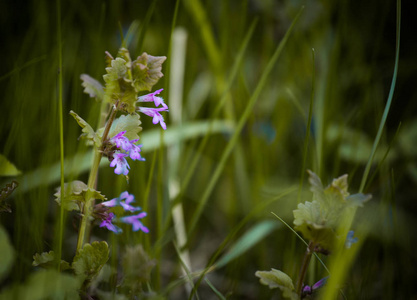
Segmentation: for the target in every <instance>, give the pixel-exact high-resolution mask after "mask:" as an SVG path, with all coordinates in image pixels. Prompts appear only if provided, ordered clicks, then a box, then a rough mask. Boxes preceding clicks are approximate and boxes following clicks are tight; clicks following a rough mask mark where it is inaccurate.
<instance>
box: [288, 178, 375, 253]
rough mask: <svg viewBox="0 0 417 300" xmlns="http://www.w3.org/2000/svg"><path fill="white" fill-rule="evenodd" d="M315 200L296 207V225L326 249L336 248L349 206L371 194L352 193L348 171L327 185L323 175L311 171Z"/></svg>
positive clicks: (364, 199) (356, 204) (364, 200)
mask: <svg viewBox="0 0 417 300" xmlns="http://www.w3.org/2000/svg"><path fill="white" fill-rule="evenodd" d="M308 173H309V175H310V178H309V181H310V184H311V191H312V192H313V201H312V202H308V201H307V202H305V203H300V204H298V206H297V209H296V210H294V211H293V214H294V225H295V229H296V230H297V231H299V232H301V233H302V234H303V236H304V237H305V238H306V239H309V240H310V241H312V242H313V243H315V244H318V245H320V246H321V247H322V248H323V249H326V250H332V248H333V247H334V246H335V242H336V241H337V239H338V236H337V234H336V232H337V229H338V228H339V226H340V225H341V224H342V221H343V220H344V217H345V216H346V215H348V214H347V213H348V212H349V210H351V209H354V208H356V207H359V206H362V205H363V203H364V202H366V201H368V200H369V199H370V198H371V196H370V195H363V194H355V195H351V196H350V195H349V192H348V180H347V175H343V176H340V177H339V178H336V179H334V180H333V181H332V183H331V184H330V185H329V186H328V187H326V188H323V184H322V183H321V180H320V178H319V177H318V176H317V175H316V174H315V173H313V172H311V171H310V170H309V171H308Z"/></svg>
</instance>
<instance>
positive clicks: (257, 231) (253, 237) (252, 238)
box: [216, 220, 280, 268]
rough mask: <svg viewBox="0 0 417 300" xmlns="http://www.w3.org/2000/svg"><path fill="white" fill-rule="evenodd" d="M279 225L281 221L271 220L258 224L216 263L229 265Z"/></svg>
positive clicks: (221, 265) (219, 266)
mask: <svg viewBox="0 0 417 300" xmlns="http://www.w3.org/2000/svg"><path fill="white" fill-rule="evenodd" d="M279 225H280V224H279V223H277V222H275V221H270V220H268V221H264V222H261V223H259V224H256V225H255V226H254V227H253V228H251V229H250V230H249V231H248V232H246V233H245V235H243V236H242V237H241V238H240V239H239V240H238V241H237V242H236V243H235V244H234V245H233V246H232V247H231V249H230V251H229V252H228V253H227V254H226V255H225V256H223V257H222V258H221V259H220V260H219V261H218V262H217V263H216V267H217V268H221V267H223V266H225V265H227V264H228V263H229V262H230V261H232V260H233V259H235V258H237V257H239V256H240V255H242V254H243V253H245V252H246V251H247V250H249V249H250V248H252V247H253V246H254V245H256V244H257V243H258V242H259V241H261V240H262V239H263V238H265V237H266V236H267V235H268V234H270V233H271V232H272V231H274V230H275V229H277V227H279Z"/></svg>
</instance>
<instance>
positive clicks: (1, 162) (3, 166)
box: [0, 154, 22, 176]
mask: <svg viewBox="0 0 417 300" xmlns="http://www.w3.org/2000/svg"><path fill="white" fill-rule="evenodd" d="M21 173H22V172H20V171H19V170H18V169H17V168H16V167H15V165H14V164H12V163H11V162H10V161H9V160H8V159H7V158H6V157H5V156H4V155H2V154H0V176H17V175H20V174H21Z"/></svg>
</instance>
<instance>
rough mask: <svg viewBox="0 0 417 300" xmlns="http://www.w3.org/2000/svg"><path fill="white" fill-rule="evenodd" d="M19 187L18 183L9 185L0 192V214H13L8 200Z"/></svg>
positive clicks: (13, 182) (14, 182)
mask: <svg viewBox="0 0 417 300" xmlns="http://www.w3.org/2000/svg"><path fill="white" fill-rule="evenodd" d="M18 186H19V183H18V182H17V181H14V180H13V181H12V182H10V183H7V184H6V186H5V187H4V188H2V189H1V190H0V212H9V213H10V212H12V209H11V208H10V205H9V204H8V203H6V201H5V200H6V198H7V197H9V196H10V195H11V194H12V193H13V191H14V190H15V189H16V188H17V187H18Z"/></svg>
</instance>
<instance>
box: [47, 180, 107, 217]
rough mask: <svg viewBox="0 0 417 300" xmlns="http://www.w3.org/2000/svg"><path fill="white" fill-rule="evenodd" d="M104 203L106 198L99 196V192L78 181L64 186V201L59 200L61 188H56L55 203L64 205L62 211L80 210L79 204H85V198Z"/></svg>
mask: <svg viewBox="0 0 417 300" xmlns="http://www.w3.org/2000/svg"><path fill="white" fill-rule="evenodd" d="M87 195H88V197H89V198H93V199H97V200H101V201H104V200H106V197H105V196H104V195H103V194H101V193H100V192H99V191H96V190H94V189H90V188H88V186H87V185H86V184H85V183H84V182H82V181H79V180H74V181H71V182H69V183H65V184H64V200H63V201H62V199H61V187H58V188H57V191H56V193H55V194H54V196H55V201H56V202H57V203H58V204H59V205H61V204H62V205H64V209H66V210H68V211H71V210H76V211H79V210H80V204H81V203H84V202H86V200H88V199H86V197H87Z"/></svg>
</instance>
